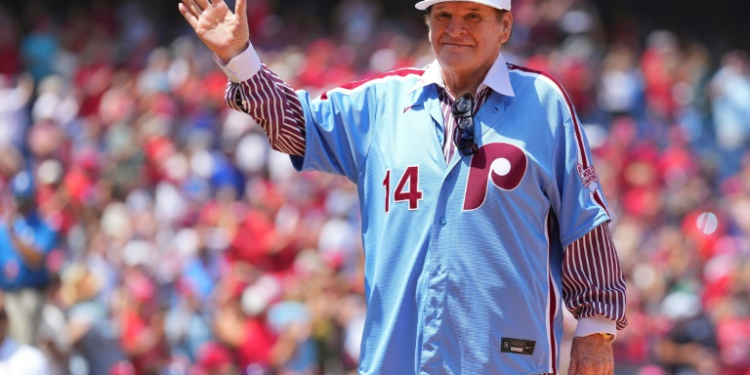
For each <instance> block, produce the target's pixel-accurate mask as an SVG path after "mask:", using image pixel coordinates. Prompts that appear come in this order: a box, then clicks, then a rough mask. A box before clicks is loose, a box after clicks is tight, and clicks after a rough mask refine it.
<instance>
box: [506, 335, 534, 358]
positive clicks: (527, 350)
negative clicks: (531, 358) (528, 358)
mask: <svg viewBox="0 0 750 375" xmlns="http://www.w3.org/2000/svg"><path fill="white" fill-rule="evenodd" d="M534 347H536V341H531V340H522V339H512V338H509V337H503V338H502V345H501V347H500V351H501V352H503V353H513V354H525V355H532V354H534Z"/></svg>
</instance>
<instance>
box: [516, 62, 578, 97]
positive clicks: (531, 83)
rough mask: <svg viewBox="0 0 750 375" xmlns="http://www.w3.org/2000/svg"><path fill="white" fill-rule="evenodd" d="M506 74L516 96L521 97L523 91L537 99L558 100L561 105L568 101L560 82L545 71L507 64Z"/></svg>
mask: <svg viewBox="0 0 750 375" xmlns="http://www.w3.org/2000/svg"><path fill="white" fill-rule="evenodd" d="M508 73H509V75H510V80H511V83H512V85H513V89H514V90H516V94H517V96H519V94H520V96H523V93H524V91H526V92H528V91H532V92H534V93H535V94H536V97H537V98H546V99H547V100H549V99H552V100H553V101H555V100H559V101H561V102H563V103H564V102H568V101H569V100H570V99H569V98H568V94H567V92H566V91H565V88H564V87H563V85H562V84H561V83H560V81H558V80H557V79H556V78H555V77H554V76H552V75H551V74H549V73H547V72H545V71H542V70H536V69H531V68H527V67H525V66H521V65H516V64H510V63H509V64H508Z"/></svg>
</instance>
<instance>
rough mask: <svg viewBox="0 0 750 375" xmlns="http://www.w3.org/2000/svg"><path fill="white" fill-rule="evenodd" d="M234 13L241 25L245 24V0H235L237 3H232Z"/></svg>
mask: <svg viewBox="0 0 750 375" xmlns="http://www.w3.org/2000/svg"><path fill="white" fill-rule="evenodd" d="M219 1H220V0H219ZM234 15H235V16H237V17H238V19H239V22H240V24H241V25H246V24H247V0H237V4H235V5H234Z"/></svg>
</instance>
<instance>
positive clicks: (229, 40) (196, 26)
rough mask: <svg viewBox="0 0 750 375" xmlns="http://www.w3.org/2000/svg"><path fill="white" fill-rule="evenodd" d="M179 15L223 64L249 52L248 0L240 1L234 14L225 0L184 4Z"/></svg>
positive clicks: (191, 0) (196, 0)
mask: <svg viewBox="0 0 750 375" xmlns="http://www.w3.org/2000/svg"><path fill="white" fill-rule="evenodd" d="M181 1H182V3H180V4H179V8H180V13H182V16H183V17H185V20H187V21H188V23H189V24H190V26H192V27H193V30H195V33H196V34H197V35H198V37H199V38H200V39H201V40H202V41H203V43H205V44H206V46H208V48H209V49H210V50H211V51H213V52H214V53H215V54H216V55H217V56H219V58H220V59H222V60H223V61H224V63H227V62H229V60H231V59H232V58H233V57H235V56H237V55H239V54H240V53H242V51H244V50H245V49H246V48H247V45H248V41H249V40H250V31H249V29H248V25H247V0H237V4H236V6H235V9H234V13H232V11H231V10H229V7H228V6H227V4H226V3H225V2H224V0H213V1H212V2H210V3H209V0H181Z"/></svg>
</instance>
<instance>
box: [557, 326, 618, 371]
mask: <svg viewBox="0 0 750 375" xmlns="http://www.w3.org/2000/svg"><path fill="white" fill-rule="evenodd" d="M612 341H613V339H607V338H605V337H604V336H602V335H600V334H598V333H595V334H593V335H589V336H585V337H574V338H573V347H572V348H571V349H570V368H569V369H568V375H613V374H614V369H615V363H614V359H613V358H612Z"/></svg>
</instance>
